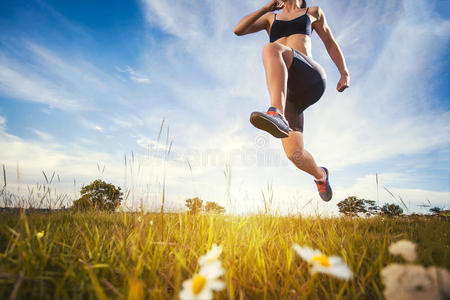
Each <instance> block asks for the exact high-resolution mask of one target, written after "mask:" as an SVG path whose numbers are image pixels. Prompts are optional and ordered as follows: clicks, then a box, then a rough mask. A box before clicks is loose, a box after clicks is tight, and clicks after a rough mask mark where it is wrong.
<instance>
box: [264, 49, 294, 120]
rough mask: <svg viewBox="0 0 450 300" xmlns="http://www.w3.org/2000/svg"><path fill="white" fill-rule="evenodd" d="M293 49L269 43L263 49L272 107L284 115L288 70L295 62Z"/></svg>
mask: <svg viewBox="0 0 450 300" xmlns="http://www.w3.org/2000/svg"><path fill="white" fill-rule="evenodd" d="M293 56H294V55H293V53H292V49H291V48H289V47H286V46H284V45H281V44H278V43H269V44H267V45H266V46H264V48H263V54H262V57H263V63H264V69H265V71H266V80H267V87H268V89H269V94H270V106H272V107H276V108H278V109H279V110H280V111H281V112H282V113H283V114H284V106H285V103H286V92H287V79H288V69H289V67H290V66H291V64H292V60H293Z"/></svg>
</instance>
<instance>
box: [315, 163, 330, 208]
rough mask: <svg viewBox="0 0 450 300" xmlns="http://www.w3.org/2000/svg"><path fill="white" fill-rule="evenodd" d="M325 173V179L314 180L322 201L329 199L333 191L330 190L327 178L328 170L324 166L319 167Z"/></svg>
mask: <svg viewBox="0 0 450 300" xmlns="http://www.w3.org/2000/svg"><path fill="white" fill-rule="evenodd" d="M321 168H322V169H323V170H324V171H325V173H326V174H327V178H326V179H325V180H323V181H322V180H314V181H315V182H316V185H317V189H318V190H319V195H320V198H322V200H323V201H330V200H331V197H333V191H332V190H331V186H330V182H329V180H328V170H327V168H325V167H321Z"/></svg>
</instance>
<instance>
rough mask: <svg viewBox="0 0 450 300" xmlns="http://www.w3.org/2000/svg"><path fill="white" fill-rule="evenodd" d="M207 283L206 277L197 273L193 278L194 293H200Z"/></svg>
mask: <svg viewBox="0 0 450 300" xmlns="http://www.w3.org/2000/svg"><path fill="white" fill-rule="evenodd" d="M205 284H206V278H205V277H203V276H202V275H200V274H197V275H195V276H194V278H193V279H192V293H193V294H194V295H198V294H200V292H201V291H202V290H203V288H204V287H205Z"/></svg>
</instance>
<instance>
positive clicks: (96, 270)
mask: <svg viewBox="0 0 450 300" xmlns="http://www.w3.org/2000/svg"><path fill="white" fill-rule="evenodd" d="M449 229H450V228H449V222H448V220H445V219H441V218H437V217H430V216H428V217H425V216H416V217H414V216H409V217H396V218H383V217H381V216H377V217H371V218H346V217H340V218H320V217H308V218H305V217H301V216H299V215H298V216H274V215H266V214H256V215H247V216H229V215H206V214H199V215H191V214H189V213H185V214H183V213H173V214H171V213H165V214H159V213H147V214H144V213H141V214H139V213H123V212H122V213H106V212H105V213H102V212H85V213H81V212H77V213H75V212H54V213H50V214H42V213H31V214H28V215H27V214H25V213H21V214H16V215H14V214H1V217H0V299H8V298H9V299H30V298H33V299H50V298H51V299H109V298H116V299H177V298H178V296H179V293H180V290H181V289H182V283H183V281H184V280H186V279H189V278H191V277H192V276H193V275H194V274H195V273H196V272H198V268H199V267H198V264H197V261H198V259H199V257H200V256H201V255H204V254H205V253H206V252H207V250H208V249H210V248H211V245H213V244H217V245H221V246H222V247H223V251H222V253H221V256H220V260H221V262H222V264H223V268H224V270H225V273H224V275H223V276H222V280H223V282H224V284H225V289H224V290H222V291H219V292H215V293H214V298H215V299H382V298H383V283H382V280H381V275H380V272H381V269H382V268H383V267H385V266H386V265H387V264H389V263H393V262H401V261H402V259H401V258H400V257H397V256H392V255H391V254H389V252H388V247H389V245H390V244H391V243H392V242H395V241H397V240H400V239H408V240H410V241H413V242H415V243H417V245H418V248H417V255H418V258H417V263H418V264H421V265H424V266H431V265H435V266H440V267H443V268H446V269H449V268H450V257H449V256H450V239H449V233H450V230H449ZM294 243H297V244H299V245H305V246H310V247H313V248H316V249H319V250H321V251H322V252H323V253H325V254H327V255H338V256H340V257H342V259H343V261H344V262H345V263H346V264H347V265H348V266H349V268H350V269H351V271H352V272H353V277H352V279H350V280H348V281H345V280H340V279H337V278H334V277H331V276H329V275H325V274H314V275H311V274H310V272H309V268H310V267H309V266H308V264H307V263H305V262H304V261H303V260H302V259H300V258H299V257H298V256H297V255H296V254H295V251H294V250H293V247H292V246H293V244H294Z"/></svg>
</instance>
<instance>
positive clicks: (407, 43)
mask: <svg viewBox="0 0 450 300" xmlns="http://www.w3.org/2000/svg"><path fill="white" fill-rule="evenodd" d="M265 4H266V2H265V1H255V0H247V1H195V2H192V1H187V0H179V1H172V2H169V1H154V0H141V1H110V2H108V5H107V6H106V5H105V3H104V1H49V0H47V1H44V0H33V1H12V0H6V1H1V3H0V163H2V164H4V165H5V166H6V168H7V177H8V187H9V188H10V189H11V190H12V191H17V189H18V188H19V192H22V193H25V190H26V188H25V187H26V186H27V185H31V184H35V183H42V182H43V181H44V178H43V176H42V170H43V171H45V172H46V173H50V174H51V173H52V172H55V173H56V174H58V175H59V177H60V179H61V181H60V182H56V183H54V188H55V189H56V190H57V191H58V192H60V193H68V194H69V195H70V196H71V197H76V196H77V193H76V191H78V190H79V188H80V187H81V185H83V184H88V183H89V182H90V181H92V180H94V179H96V178H98V177H101V178H103V179H104V180H106V181H108V182H112V183H115V184H117V185H120V186H121V187H122V188H125V189H130V190H131V194H130V197H129V199H128V201H127V204H126V205H127V206H128V207H136V206H137V205H138V203H139V202H140V201H141V200H142V202H143V203H144V205H145V206H146V207H147V208H154V207H158V206H159V203H160V200H161V195H162V186H163V178H164V177H165V178H166V197H167V203H168V207H169V208H171V209H179V208H181V207H183V203H184V200H185V199H187V198H190V197H194V196H199V197H200V198H201V199H203V200H205V201H216V202H219V203H221V204H222V205H224V206H225V207H227V209H228V210H229V211H233V212H239V213H245V212H255V211H257V210H261V209H263V207H264V203H263V198H262V195H261V194H262V192H264V193H266V194H267V193H268V186H270V185H271V186H272V190H273V193H274V203H273V209H278V210H279V211H280V212H293V211H294V212H295V211H298V210H300V209H302V212H304V213H312V212H314V213H315V212H319V213H321V214H334V213H335V212H336V203H337V202H338V201H340V200H342V199H344V198H345V197H347V196H350V195H355V196H358V197H362V198H366V199H374V200H376V197H377V193H376V183H375V174H376V173H378V174H379V182H380V186H379V200H380V204H382V203H384V202H395V200H394V199H392V197H391V196H390V195H389V194H388V193H387V192H386V190H385V189H384V187H386V188H387V189H389V190H390V191H392V192H393V193H394V194H395V195H396V197H399V196H400V197H401V198H402V199H404V200H405V202H406V203H407V204H408V205H409V206H410V207H409V208H410V210H419V209H420V207H418V206H417V205H419V204H423V203H425V202H427V199H428V200H430V201H431V203H432V204H433V205H436V206H440V207H444V206H448V205H449V201H450V199H449V185H450V118H449V117H450V114H449V109H450V86H449V84H448V82H449V81H450V74H449V71H448V70H449V69H450V61H449V58H448V57H449V54H450V48H449V35H448V32H450V1H443V0H441V1H437V0H435V1H420V0H419V1H411V0H404V1H376V3H375V2H374V3H364V4H362V3H361V2H360V1H342V2H340V4H339V5H336V2H335V1H331V0H323V1H318V0H315V1H309V2H308V4H309V5H310V6H320V7H322V9H323V10H324V11H325V14H326V16H327V20H328V23H329V25H330V27H331V29H332V31H333V34H334V36H335V37H336V40H337V41H338V43H339V45H340V46H341V48H342V50H343V53H344V55H345V57H346V60H347V64H348V67H349V70H350V73H351V87H350V88H349V89H348V90H346V91H345V92H344V93H338V92H337V91H336V89H335V85H336V83H337V80H338V75H339V74H338V72H337V69H336V67H335V66H334V64H333V62H332V61H331V59H330V58H329V56H328V54H327V53H326V50H325V48H324V46H323V44H322V43H321V41H320V39H319V38H318V37H317V35H316V34H315V33H313V58H314V59H315V60H316V61H317V62H319V63H320V64H321V65H322V66H323V67H324V68H325V70H326V72H327V76H328V87H327V90H326V92H325V94H324V96H323V97H322V99H321V100H320V101H319V102H318V103H317V104H315V105H314V106H312V107H310V108H308V110H307V111H306V112H305V146H306V149H308V150H309V151H310V152H311V153H312V154H313V155H314V157H315V158H316V160H317V161H318V163H319V164H320V165H325V166H327V167H328V168H329V169H330V171H331V178H330V181H331V183H332V184H333V188H334V195H335V196H334V198H333V200H332V201H331V202H330V203H323V202H320V200H319V197H318V195H317V192H316V190H315V185H314V183H313V180H312V178H311V177H310V176H309V175H307V174H304V173H301V172H300V171H299V170H297V169H295V167H294V166H293V165H291V163H290V162H289V161H288V160H287V159H286V158H285V157H284V155H283V152H282V147H281V144H280V142H279V141H278V140H275V139H273V138H271V137H270V136H269V135H268V134H266V133H263V132H259V131H257V130H256V129H255V128H253V127H252V126H251V125H250V123H249V122H248V117H249V114H250V113H251V112H252V111H254V110H265V109H267V105H268V92H267V87H266V85H265V77H264V69H263V65H262V60H261V50H262V47H263V46H264V45H265V44H266V43H267V42H268V37H267V35H266V33H265V32H259V33H256V34H253V35H247V36H243V37H237V36H235V35H234V34H233V28H234V26H235V25H236V24H237V22H238V21H239V20H240V19H241V18H242V17H243V16H245V15H246V14H248V13H250V12H252V11H254V10H256V9H258V8H259V7H261V6H263V5H265ZM163 119H164V124H163V132H162V136H161V137H160V138H159V139H158V133H159V130H160V126H161V122H162V120H163ZM167 136H168V138H167ZM170 144H171V147H170V149H171V150H170V154H169V155H167V154H166V152H167V149H168V147H169V145H170ZM125 161H126V164H125ZM227 165H229V166H231V167H230V170H231V181H230V185H228V184H227V178H226V176H225V174H224V173H226V174H229V172H228V173H227V171H226V170H227ZM17 166H19V170H20V178H19V179H18V178H17V174H16V173H17V171H16V170H17ZM99 166H100V168H99ZM103 167H104V171H103V172H101V171H99V169H101V170H102V169H103ZM74 180H75V186H74ZM228 186H229V187H228Z"/></svg>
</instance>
